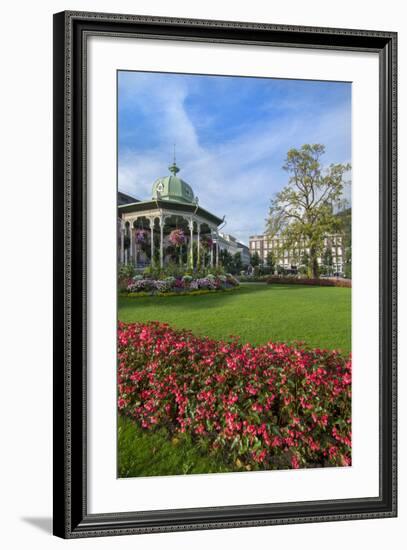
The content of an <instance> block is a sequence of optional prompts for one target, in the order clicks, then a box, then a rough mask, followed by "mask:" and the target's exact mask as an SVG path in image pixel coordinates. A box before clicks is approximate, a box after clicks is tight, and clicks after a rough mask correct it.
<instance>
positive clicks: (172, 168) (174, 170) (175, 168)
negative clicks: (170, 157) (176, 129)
mask: <svg viewBox="0 0 407 550" xmlns="http://www.w3.org/2000/svg"><path fill="white" fill-rule="evenodd" d="M168 170H169V171H170V172H172V173H173V174H174V176H175V175H176V174H177V173H178V172H179V168H178V166H177V163H176V159H175V142H174V161H173V163H172V164H171V166H168Z"/></svg>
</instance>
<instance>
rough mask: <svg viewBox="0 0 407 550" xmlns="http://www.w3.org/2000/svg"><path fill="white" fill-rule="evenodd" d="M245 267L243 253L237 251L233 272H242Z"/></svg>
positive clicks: (234, 257)
mask: <svg viewBox="0 0 407 550" xmlns="http://www.w3.org/2000/svg"><path fill="white" fill-rule="evenodd" d="M242 269H243V262H242V254H241V252H235V254H234V256H233V273H240V272H241V271H242Z"/></svg>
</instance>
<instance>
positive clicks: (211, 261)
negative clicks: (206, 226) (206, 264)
mask: <svg viewBox="0 0 407 550" xmlns="http://www.w3.org/2000/svg"><path fill="white" fill-rule="evenodd" d="M211 241H212V243H211V260H210V263H211V267H213V230H212V229H211Z"/></svg>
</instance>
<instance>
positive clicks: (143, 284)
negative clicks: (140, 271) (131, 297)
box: [127, 279, 156, 292]
mask: <svg viewBox="0 0 407 550" xmlns="http://www.w3.org/2000/svg"><path fill="white" fill-rule="evenodd" d="M155 288H156V287H155V281H153V280H152V279H136V280H134V279H133V280H132V281H130V282H129V284H128V285H127V292H147V291H149V290H155Z"/></svg>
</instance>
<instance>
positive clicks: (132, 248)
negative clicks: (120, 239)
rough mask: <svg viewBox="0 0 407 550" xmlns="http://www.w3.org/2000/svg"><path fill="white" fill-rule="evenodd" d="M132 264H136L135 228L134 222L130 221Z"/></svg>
mask: <svg viewBox="0 0 407 550" xmlns="http://www.w3.org/2000/svg"><path fill="white" fill-rule="evenodd" d="M130 263H131V264H134V227H133V220H131V221H130Z"/></svg>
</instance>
